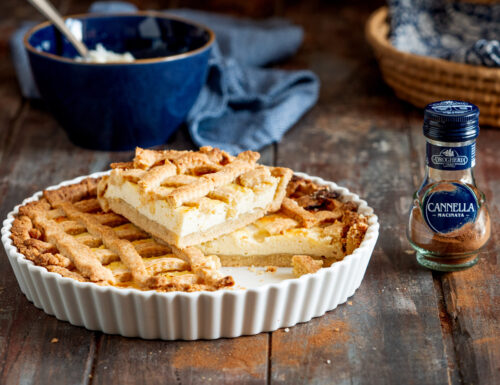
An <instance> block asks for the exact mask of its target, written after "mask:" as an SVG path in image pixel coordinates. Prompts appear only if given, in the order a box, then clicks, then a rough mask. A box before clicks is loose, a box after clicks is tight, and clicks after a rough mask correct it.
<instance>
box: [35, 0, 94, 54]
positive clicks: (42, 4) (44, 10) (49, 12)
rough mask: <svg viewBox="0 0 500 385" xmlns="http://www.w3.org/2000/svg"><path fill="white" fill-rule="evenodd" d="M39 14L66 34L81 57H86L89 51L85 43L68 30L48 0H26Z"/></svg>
mask: <svg viewBox="0 0 500 385" xmlns="http://www.w3.org/2000/svg"><path fill="white" fill-rule="evenodd" d="M28 2H29V3H30V4H31V5H33V6H34V7H35V8H36V9H38V11H40V13H41V14H43V15H44V16H45V17H46V18H47V19H48V20H49V21H51V22H52V23H53V24H54V25H55V26H56V28H57V29H59V31H60V32H61V33H62V34H63V35H64V36H66V38H67V39H68V40H69V41H70V43H71V44H72V45H73V47H75V49H76V50H77V51H78V53H79V54H80V56H81V57H87V56H88V54H89V51H88V49H87V47H85V44H83V43H82V42H81V41H80V40H78V39H77V38H76V37H75V35H73V33H72V32H71V31H70V30H69V28H68V27H67V26H66V24H65V23H64V20H63V18H62V17H61V15H60V14H59V12H57V10H56V9H55V8H54V7H53V6H52V4H50V3H49V2H48V0H28Z"/></svg>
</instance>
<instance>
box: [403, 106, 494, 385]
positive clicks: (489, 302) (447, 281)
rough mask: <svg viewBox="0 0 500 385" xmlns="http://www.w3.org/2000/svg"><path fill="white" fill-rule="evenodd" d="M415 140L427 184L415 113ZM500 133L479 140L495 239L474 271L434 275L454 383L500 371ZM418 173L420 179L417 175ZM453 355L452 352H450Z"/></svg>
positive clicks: (481, 180) (486, 132)
mask: <svg viewBox="0 0 500 385" xmlns="http://www.w3.org/2000/svg"><path fill="white" fill-rule="evenodd" d="M411 121H412V141H413V142H414V143H415V145H414V148H415V151H417V152H418V155H417V158H416V159H417V160H416V162H418V166H417V172H418V174H417V172H415V176H416V177H417V178H418V180H417V181H416V182H415V185H417V184H418V183H420V182H421V180H422V178H423V171H424V159H425V138H424V136H423V135H422V128H421V125H422V112H419V113H414V114H412V115H411ZM499 146H500V131H499V130H498V129H492V128H486V127H482V128H481V131H480V135H479V138H478V140H477V151H476V154H477V156H476V158H477V166H476V168H475V177H476V181H477V185H478V187H479V188H480V189H482V191H483V192H484V193H485V194H486V198H487V201H488V206H489V209H490V215H491V219H492V229H493V230H492V237H491V239H490V242H489V243H488V245H487V247H486V248H485V250H484V251H483V252H481V253H480V260H479V262H478V264H477V265H476V266H474V267H473V268H471V269H469V270H466V271H462V272H454V273H434V277H435V280H436V281H437V282H438V285H439V286H440V287H439V288H438V290H441V291H442V295H443V301H444V308H443V309H442V312H443V318H444V322H443V333H444V334H447V333H449V334H450V338H451V339H452V342H453V349H454V352H450V354H454V355H456V357H457V358H456V361H457V362H456V366H455V367H454V368H451V369H452V378H454V379H455V381H454V382H458V381H460V382H463V383H474V384H490V383H495V381H496V379H497V378H498V373H499V372H500V325H499V324H498V322H497V320H498V319H499V318H500V286H499V284H500V279H499V278H498V277H499V276H500V270H499V267H498V265H499V257H498V255H499V253H498V251H499V247H498V241H499V235H498V231H495V229H498V225H499V219H498V218H499V216H498V214H499V213H500V206H499V204H498V202H497V201H495V200H494V197H495V196H498V194H499V193H500V185H499V183H498V180H499V177H500V167H499V165H498V161H497V156H498V155H497V154H498V147H499ZM417 175H418V176H417ZM448 351H450V348H448Z"/></svg>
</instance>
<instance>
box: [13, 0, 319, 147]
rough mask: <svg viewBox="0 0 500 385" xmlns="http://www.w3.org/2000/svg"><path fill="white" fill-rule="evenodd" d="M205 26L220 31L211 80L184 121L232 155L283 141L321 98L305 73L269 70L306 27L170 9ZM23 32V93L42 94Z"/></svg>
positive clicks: (125, 6)
mask: <svg viewBox="0 0 500 385" xmlns="http://www.w3.org/2000/svg"><path fill="white" fill-rule="evenodd" d="M135 10H136V8H135V6H133V5H131V4H129V3H126V2H96V3H94V4H93V5H92V6H91V8H90V10H89V11H90V12H100V13H103V12H128V11H135ZM168 12H169V13H173V14H176V15H179V16H182V17H185V18H188V19H191V20H193V21H197V22H200V23H202V24H205V25H207V26H208V27H210V28H211V29H213V30H214V32H215V34H216V43H215V44H214V47H213V50H212V56H211V58H210V60H209V72H208V78H207V82H206V85H205V86H204V87H203V89H202V91H201V93H200V96H199V98H198V100H197V101H196V103H195V105H194V106H193V108H192V109H191V111H190V112H189V114H188V117H187V119H186V123H187V126H188V129H189V133H190V135H191V138H192V139H193V141H194V142H195V143H196V144H197V145H198V146H213V147H219V148H221V149H223V150H226V151H228V152H230V153H232V154H235V153H238V152H240V151H244V150H259V149H260V148H262V147H264V146H266V145H268V144H271V143H273V142H276V141H279V140H280V139H281V138H282V136H283V135H284V134H285V132H286V131H287V130H288V129H289V128H290V127H291V126H293V125H294V124H295V123H296V122H297V121H298V120H299V119H300V118H301V116H302V115H303V114H304V113H305V112H307V111H308V110H309V109H310V108H311V107H312V106H313V105H314V104H315V103H316V101H317V99H318V94H319V80H318V78H317V77H316V75H315V74H314V73H313V72H311V71H307V70H299V71H285V70H279V69H270V68H263V67H264V66H267V65H269V64H272V63H275V62H277V61H281V60H283V59H285V58H287V57H289V56H291V55H293V54H294V53H295V52H296V51H297V50H298V48H299V47H300V44H301V43H302V38H303V31H302V28H300V27H298V26H295V25H293V24H291V23H290V22H289V21H287V20H285V19H278V18H273V19H268V20H262V21H255V20H251V19H241V18H234V17H230V16H223V15H217V14H214V13H208V12H201V11H195V10H189V9H176V10H171V9H170V10H168ZM25 31H26V29H25V30H24V31H21V30H20V31H18V32H16V33H15V34H14V35H13V37H12V39H11V47H12V49H13V51H14V50H15V51H16V52H17V54H16V55H15V56H14V55H13V59H14V65H15V66H16V71H17V74H18V78H19V82H20V85H21V90H22V92H23V95H24V96H26V97H29V98H33V97H38V92H37V91H36V87H35V85H34V83H33V78H32V75H31V73H30V70H29V65H27V63H28V60H27V57H26V52H25V51H24V49H22V36H23V34H24V33H23V32H25Z"/></svg>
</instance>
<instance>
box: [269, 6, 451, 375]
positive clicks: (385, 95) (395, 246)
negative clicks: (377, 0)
mask: <svg viewBox="0 0 500 385" xmlns="http://www.w3.org/2000/svg"><path fill="white" fill-rule="evenodd" d="M304 6H305V5H304ZM369 11H370V7H366V8H364V7H362V6H359V7H349V6H347V5H346V4H340V3H338V4H331V6H330V7H324V8H323V9H322V12H321V13H318V14H314V15H310V14H308V13H307V11H304V10H300V11H293V12H292V11H289V12H291V13H288V14H287V16H289V17H290V16H291V17H292V18H293V19H294V20H299V22H300V23H301V24H302V23H303V24H305V28H306V31H308V37H307V39H308V40H307V42H308V44H307V47H304V50H303V51H302V52H301V55H300V56H299V58H298V59H297V60H298V62H299V63H301V64H303V65H304V66H305V67H309V68H312V69H313V70H315V71H316V72H317V73H318V74H319V76H320V78H321V79H322V90H321V97H320V101H319V103H318V105H317V106H316V107H315V108H314V109H313V110H312V111H311V112H310V113H309V114H308V115H307V116H306V118H305V119H303V120H302V121H301V122H300V123H299V124H298V125H297V126H296V127H295V128H293V129H292V130H291V131H290V132H289V133H288V134H287V135H286V136H285V138H284V140H283V143H281V144H280V145H279V147H278V155H277V163H278V164H280V165H281V164H282V165H286V166H289V167H292V168H294V169H296V170H300V171H305V172H308V173H310V174H313V175H319V176H321V177H324V178H326V179H329V180H334V181H336V182H337V183H339V184H341V185H343V186H346V187H348V188H350V189H351V190H353V191H355V192H357V193H359V194H360V195H361V196H362V197H364V198H366V199H367V201H368V203H369V204H370V205H372V207H374V209H375V211H376V213H377V214H378V215H379V219H380V222H381V235H380V238H379V242H378V245H377V247H376V249H375V252H374V254H373V256H372V261H371V262H370V265H369V267H368V270H367V273H366V276H365V278H364V281H363V283H362V285H361V287H360V289H358V291H357V293H356V294H355V296H354V297H352V298H351V299H350V302H348V304H346V305H341V306H339V308H337V309H336V310H334V311H332V312H329V313H327V314H326V315H325V316H323V317H321V318H319V319H315V320H312V321H311V322H309V323H307V324H304V325H298V326H296V327H294V328H291V329H290V331H289V332H288V333H286V332H283V331H280V332H275V333H273V336H272V345H271V363H272V364H271V376H270V378H271V383H276V384H302V383H309V382H314V383H317V384H327V383H332V382H333V383H338V384H344V383H356V384H379V383H380V384H386V383H404V384H423V383H426V384H447V383H448V380H449V375H448V370H447V367H448V362H447V356H446V352H445V347H444V344H443V337H442V333H441V326H440V319H439V314H438V299H437V296H436V293H435V291H434V283H433V278H432V274H431V273H430V272H429V271H426V270H424V269H422V268H420V267H419V266H418V265H417V263H416V261H415V259H414V256H413V255H408V250H409V249H410V247H409V245H408V243H407V241H406V237H405V227H406V226H405V222H406V218H407V210H408V206H409V203H410V199H411V198H410V197H411V194H412V193H413V183H412V182H413V181H412V176H411V173H410V170H411V159H410V157H409V155H408V154H409V153H410V142H409V127H408V122H407V111H405V108H404V107H403V106H402V104H401V102H399V101H397V100H396V99H395V97H394V96H393V95H392V92H391V91H390V90H388V88H387V87H386V86H385V85H384V84H383V82H382V79H381V76H380V74H379V73H378V71H377V69H376V64H375V62H374V60H373V59H371V57H372V56H371V53H370V52H369V51H368V50H367V47H366V45H365V44H364V43H363V41H364V38H363V35H362V31H357V30H354V29H352V26H353V25H357V24H362V23H363V20H365V19H366V17H367V16H368V14H369ZM332 14H336V15H338V17H337V18H336V19H331V18H330V17H329V15H332ZM302 15H307V16H302ZM331 36H346V39H344V40H342V39H341V40H340V41H336V42H335V44H332V41H331ZM352 47H357V49H355V50H354V49H352ZM298 154H300V155H298Z"/></svg>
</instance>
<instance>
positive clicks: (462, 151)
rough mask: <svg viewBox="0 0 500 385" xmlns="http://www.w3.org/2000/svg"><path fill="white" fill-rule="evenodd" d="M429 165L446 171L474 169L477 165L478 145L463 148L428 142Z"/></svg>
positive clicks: (473, 144)
mask: <svg viewBox="0 0 500 385" xmlns="http://www.w3.org/2000/svg"><path fill="white" fill-rule="evenodd" d="M427 165H428V166H429V167H432V168H435V169H438V170H446V171H455V170H465V169H468V168H471V167H474V166H475V165H476V143H475V142H474V143H471V144H468V145H466V146H461V147H451V146H450V147H448V146H437V145H435V144H432V143H429V142H427Z"/></svg>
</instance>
